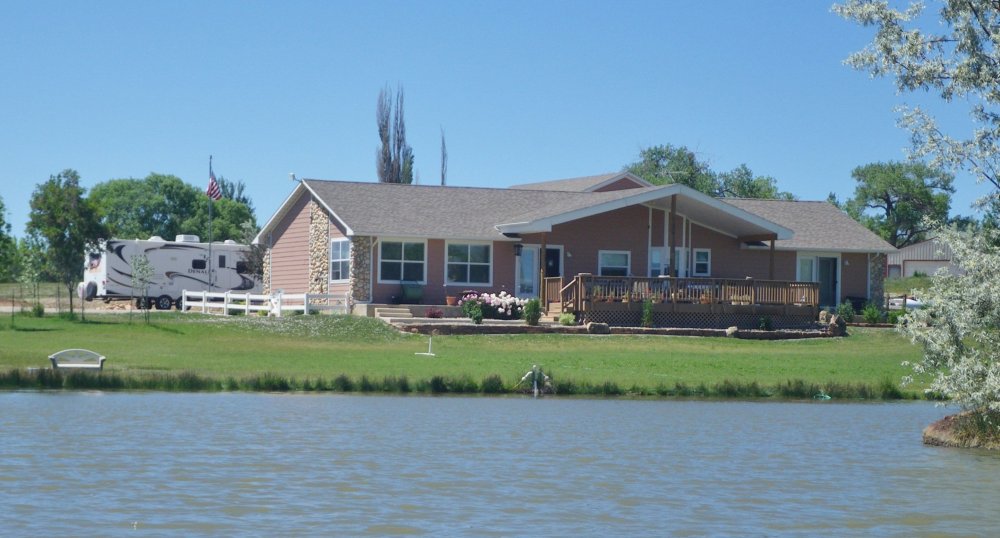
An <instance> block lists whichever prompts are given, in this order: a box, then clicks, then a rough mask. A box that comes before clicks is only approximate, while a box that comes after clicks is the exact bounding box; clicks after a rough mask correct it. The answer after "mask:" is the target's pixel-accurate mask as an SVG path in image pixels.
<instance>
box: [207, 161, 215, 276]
mask: <svg viewBox="0 0 1000 538" xmlns="http://www.w3.org/2000/svg"><path fill="white" fill-rule="evenodd" d="M208 177H209V178H213V177H214V175H213V174H212V156H211V155H209V156H208ZM212 202H213V200H212V196H211V195H209V197H208V292H209V293H212V205H213V204H212Z"/></svg>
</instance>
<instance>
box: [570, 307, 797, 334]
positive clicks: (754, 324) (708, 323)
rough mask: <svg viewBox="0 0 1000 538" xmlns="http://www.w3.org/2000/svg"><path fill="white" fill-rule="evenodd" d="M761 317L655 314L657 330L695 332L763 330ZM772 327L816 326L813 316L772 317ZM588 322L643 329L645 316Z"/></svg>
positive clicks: (597, 315)
mask: <svg viewBox="0 0 1000 538" xmlns="http://www.w3.org/2000/svg"><path fill="white" fill-rule="evenodd" d="M763 317H765V316H764V315H761V314H736V313H732V314H724V313H700V312H699V313H694V312H653V325H654V326H656V327H684V328H691V329H726V328H729V327H733V326H735V327H739V328H740V329H747V330H749V329H759V328H760V324H761V318H763ZM767 317H770V318H771V326H772V327H773V328H775V329H802V328H806V327H812V326H813V325H815V320H814V319H813V318H812V316H786V315H770V316H767ZM584 321H585V322H588V323H589V322H596V323H607V324H608V325H610V326H612V327H639V326H641V325H642V313H641V312H638V311H636V312H615V311H590V312H587V313H586V314H584Z"/></svg>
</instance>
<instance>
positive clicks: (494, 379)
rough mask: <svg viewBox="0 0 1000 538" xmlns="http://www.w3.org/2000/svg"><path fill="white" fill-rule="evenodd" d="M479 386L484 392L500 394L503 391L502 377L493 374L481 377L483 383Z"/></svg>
mask: <svg viewBox="0 0 1000 538" xmlns="http://www.w3.org/2000/svg"><path fill="white" fill-rule="evenodd" d="M480 386H481V387H482V391H483V393H484V394H500V393H502V392H503V379H501V378H500V376H498V375H496V374H493V375H490V376H487V377H485V378H483V383H482V385H480Z"/></svg>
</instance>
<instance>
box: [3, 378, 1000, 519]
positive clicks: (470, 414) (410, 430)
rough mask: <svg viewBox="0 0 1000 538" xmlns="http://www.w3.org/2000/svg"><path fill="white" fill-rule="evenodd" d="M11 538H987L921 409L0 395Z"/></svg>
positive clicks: (978, 491) (982, 458)
mask: <svg viewBox="0 0 1000 538" xmlns="http://www.w3.org/2000/svg"><path fill="white" fill-rule="evenodd" d="M0 410H2V413H0V431H2V432H3V433H2V435H3V442H2V443H0V485H2V487H0V506H3V507H4V508H3V510H2V511H0V524H2V528H3V529H4V534H5V535H6V536H41V535H102V536H109V535H126V534H127V535H130V536H137V535H142V534H147V535H148V534H153V535H175V536H188V535H192V534H199V535H204V534H217V535H225V536H233V535H250V536H255V535H256V536H265V535H266V536H270V535H275V534H279V533H281V534H288V535H334V534H336V535H375V536H383V535H396V534H406V535H494V536H510V535H528V534H531V535H541V536H572V535H586V536H597V535H626V534H643V535H689V536H690V535H695V536H706V535H708V536H712V535H716V536H736V535H739V536H804V535H808V536H815V535H820V534H826V535H831V536H933V535H940V534H949V535H963V534H964V535H980V536H984V535H992V534H994V533H995V532H996V528H997V527H998V526H1000V516H998V512H997V510H996V507H997V506H1000V454H995V453H990V452H985V451H975V450H959V449H945V448H935V447H927V446H924V445H923V444H921V440H920V432H921V430H922V428H923V427H924V426H926V425H927V424H929V423H931V422H933V421H934V420H936V419H938V418H940V417H942V416H944V415H945V414H948V413H949V410H947V409H942V408H937V407H934V406H933V404H929V403H925V402H911V403H888V404H881V403H859V404H845V403H832V402H817V403H813V402H803V403H773V402H768V403H758V402H729V401H727V402H706V401H635V400H579V399H551V398H550V399H540V400H531V399H522V398H474V397H473V398H455V397H442V398H432V397H392V396H353V395H352V396H341V395H298V394H291V395H289V394H282V395H274V394H245V393H223V394H166V393H99V392H94V393H88V392H55V393H38V392H8V393H0Z"/></svg>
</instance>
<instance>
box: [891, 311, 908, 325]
mask: <svg viewBox="0 0 1000 538" xmlns="http://www.w3.org/2000/svg"><path fill="white" fill-rule="evenodd" d="M905 315H906V311H905V310H890V311H889V314H888V320H889V323H892V324H893V325H898V324H899V318H901V317H903V316H905Z"/></svg>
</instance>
